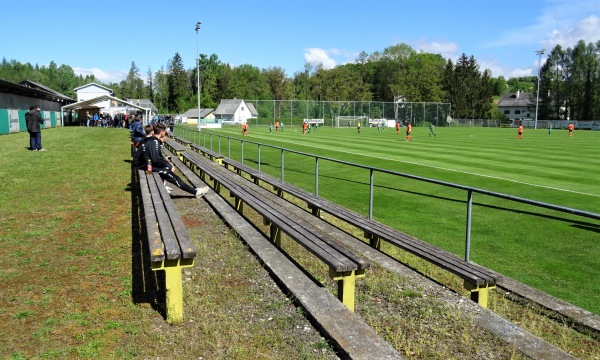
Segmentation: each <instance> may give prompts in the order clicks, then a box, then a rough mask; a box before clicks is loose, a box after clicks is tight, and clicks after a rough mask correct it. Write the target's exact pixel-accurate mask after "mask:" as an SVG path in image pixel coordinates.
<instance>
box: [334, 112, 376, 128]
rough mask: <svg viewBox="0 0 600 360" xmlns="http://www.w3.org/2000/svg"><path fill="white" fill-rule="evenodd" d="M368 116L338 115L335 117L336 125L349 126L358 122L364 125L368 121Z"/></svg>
mask: <svg viewBox="0 0 600 360" xmlns="http://www.w3.org/2000/svg"><path fill="white" fill-rule="evenodd" d="M368 120H369V118H368V117H367V116H352V115H347V116H342V115H340V116H338V117H337V119H336V126H337V127H351V126H356V125H357V124H358V123H360V124H361V125H366V124H367V122H368Z"/></svg>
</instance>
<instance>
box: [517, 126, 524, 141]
mask: <svg viewBox="0 0 600 360" xmlns="http://www.w3.org/2000/svg"><path fill="white" fill-rule="evenodd" d="M518 134H519V139H523V125H519V130H518Z"/></svg>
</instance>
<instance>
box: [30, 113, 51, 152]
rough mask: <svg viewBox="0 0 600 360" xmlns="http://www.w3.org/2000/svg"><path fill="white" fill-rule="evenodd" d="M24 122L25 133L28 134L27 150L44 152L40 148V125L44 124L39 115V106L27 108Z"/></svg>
mask: <svg viewBox="0 0 600 360" xmlns="http://www.w3.org/2000/svg"><path fill="white" fill-rule="evenodd" d="M25 122H26V123H27V132H28V133H29V150H33V151H46V149H44V148H43V147H42V133H41V128H40V124H43V123H44V119H43V118H42V115H41V114H40V106H39V105H34V106H32V107H30V108H29V111H28V112H27V113H26V114H25Z"/></svg>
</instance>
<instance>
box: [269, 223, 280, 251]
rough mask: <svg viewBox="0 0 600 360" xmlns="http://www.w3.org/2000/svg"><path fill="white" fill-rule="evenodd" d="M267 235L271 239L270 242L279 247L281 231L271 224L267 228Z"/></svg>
mask: <svg viewBox="0 0 600 360" xmlns="http://www.w3.org/2000/svg"><path fill="white" fill-rule="evenodd" d="M269 235H270V237H271V241H272V242H273V243H274V244H275V245H277V246H279V247H281V230H279V228H278V227H277V226H275V225H273V224H271V225H270V226H269Z"/></svg>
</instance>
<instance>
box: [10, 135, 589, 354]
mask: <svg viewBox="0 0 600 360" xmlns="http://www.w3.org/2000/svg"><path fill="white" fill-rule="evenodd" d="M259 130H263V133H262V134H261V133H259ZM421 130H422V129H416V130H415V135H418V134H419V133H420V131H421ZM444 130H446V129H439V130H438V132H439V134H440V135H439V137H438V138H436V139H435V140H434V139H431V141H439V140H440V139H443V134H444V133H445V131H444ZM450 130H453V129H448V131H450ZM224 131H226V130H224ZM231 131H234V130H231ZM250 131H251V132H250V136H248V137H246V140H251V141H254V140H260V141H261V142H266V141H267V139H269V136H268V134H264V133H265V132H266V131H264V129H254V128H250ZM286 131H287V129H286ZM367 131H368V130H367V129H364V130H363V134H368V132H367ZM386 131H387V130H386ZM345 132H347V134H344V133H345ZM328 133H329V134H331V135H332V136H328V135H327V134H328ZM557 133H560V132H557ZM231 134H235V135H236V136H237V132H232V133H231ZM259 134H260V135H259ZM279 135H281V134H277V135H272V136H271V139H273V138H274V139H277V138H276V136H279ZM313 135H315V136H313ZM322 135H323V136H322ZM371 135H372V134H371ZM553 135H554V134H553ZM578 135H579V133H578V132H577V133H576V136H578ZM582 135H584V133H582ZM589 135H593V134H591V133H590V134H589ZM309 136H310V137H309ZM321 136H322V137H324V138H333V139H332V140H336V138H340V140H342V141H345V142H346V144H353V143H354V142H355V140H356V139H355V138H354V134H353V132H351V131H340V132H338V131H336V132H333V131H332V129H329V131H328V129H321V130H319V133H318V134H311V135H306V136H305V137H302V136H301V135H299V134H293V133H290V134H287V133H286V134H284V136H283V137H281V138H282V140H283V141H282V142H281V143H279V144H281V145H282V146H286V147H290V146H292V144H293V143H298V144H299V145H293V146H299V147H298V148H299V149H302V150H304V151H311V152H313V151H314V149H315V147H314V146H311V144H312V145H314V143H316V141H317V140H318V139H319V138H318V137H321ZM369 136H370V135H369ZM384 136H387V137H388V140H389V144H388V145H383V146H384V148H386V147H387V150H388V151H389V150H390V149H393V147H392V146H396V147H397V148H398V149H400V150H399V151H398V152H399V153H400V152H403V149H410V148H409V147H408V146H410V147H413V148H414V147H416V146H419V145H417V144H418V143H419V141H420V140H419V139H418V138H417V137H416V136H415V141H413V142H412V143H405V142H400V141H399V139H397V138H396V137H395V135H392V134H389V132H386V133H385V135H381V139H383V138H384ZM371 139H372V140H371V141H370V143H375V142H377V141H378V139H377V138H376V137H374V136H371ZM596 139H597V138H590V140H593V141H595V140H596ZM367 140H368V139H367ZM423 140H424V141H429V139H423ZM440 142H441V141H440ZM43 143H44V147H47V148H48V151H47V152H42V153H38V152H30V151H27V150H26V146H27V144H28V137H27V134H26V133H19V134H12V135H5V136H0V148H1V149H2V152H3V156H2V157H1V158H0V164H1V166H0V178H1V179H3V180H4V181H2V182H0V222H1V224H2V231H0V248H1V249H2V250H1V253H2V255H3V260H4V264H3V266H2V267H1V268H0V284H1V285H2V286H1V287H0V337H1V338H2V341H0V358H10V359H29V358H44V359H53V358H56V359H65V358H100V359H113V358H119V359H137V358H140V359H150V358H152V359H159V358H160V359H171V358H173V359H175V358H205V359H223V358H227V359H248V358H261V359H336V358H337V357H336V356H335V354H334V353H333V351H332V349H331V346H330V344H329V343H328V342H327V340H326V339H324V338H323V337H322V336H321V334H320V333H319V332H318V331H316V329H315V328H314V327H313V326H312V324H311V323H310V322H309V321H308V320H307V319H306V317H305V314H304V313H303V310H302V309H301V308H297V307H296V305H295V304H294V303H293V302H292V300H291V299H289V298H287V297H286V296H285V295H284V294H283V293H282V292H281V290H280V289H279V288H278V286H277V284H275V283H274V281H273V280H272V279H271V277H270V276H269V274H268V273H267V271H265V270H264V269H263V268H262V266H261V264H260V263H259V262H258V261H257V259H256V258H255V257H254V256H253V255H252V253H251V252H250V251H249V250H248V248H247V246H246V245H245V244H244V243H243V242H242V241H240V240H239V238H237V237H236V236H235V234H233V233H232V231H231V230H230V229H228V228H227V227H226V226H225V224H223V221H222V220H221V219H220V218H219V217H218V216H217V215H216V214H215V213H214V212H213V211H212V209H211V208H210V206H209V205H208V204H207V203H206V202H205V201H203V200H198V199H195V198H186V197H185V196H180V197H176V199H175V200H174V203H175V205H176V207H177V209H178V211H179V212H180V215H181V217H182V219H183V221H184V224H185V226H186V228H187V229H188V232H189V233H190V236H191V237H192V238H193V241H194V246H195V248H196V250H197V253H198V257H197V259H201V261H200V260H198V262H197V265H196V266H194V267H193V268H189V269H188V270H187V271H185V273H184V279H185V280H186V281H185V282H184V319H185V321H184V323H183V324H181V325H180V326H170V325H168V324H167V323H166V322H165V320H164V319H163V317H162V313H161V310H160V308H159V307H157V306H156V303H155V298H154V297H153V296H152V290H151V289H149V288H151V287H152V281H153V276H152V274H147V273H144V277H145V281H144V280H141V279H140V266H141V265H140V262H141V259H140V258H141V254H140V252H141V250H140V243H139V242H140V239H139V238H136V237H135V236H134V235H133V234H134V233H135V231H134V229H133V228H134V227H135V222H134V221H133V218H134V217H135V214H136V213H137V211H136V209H134V208H132V196H131V191H132V186H131V184H130V182H131V168H130V164H129V160H130V159H131V156H130V153H129V145H130V141H129V139H128V133H127V131H125V130H122V129H99V128H85V127H79V128H78V127H67V128H60V129H49V130H44V131H43ZM367 143H369V141H367ZM441 143H442V144H443V142H441ZM226 144H227V143H226V142H225V141H223V142H222V144H221V145H222V147H223V150H224V151H226ZM214 145H215V147H216V146H217V145H218V144H217V140H216V139H215V142H214ZM300 145H302V147H300ZM306 145H308V146H306ZM343 145H344V143H342V144H341V145H340V144H337V146H338V147H340V148H341V150H343V149H344V147H343ZM324 146H325V145H324ZM253 147H255V145H250V144H246V145H245V149H244V154H245V155H246V157H247V160H246V162H247V163H249V164H250V163H251V160H250V158H251V157H252V156H253V153H252V152H253V151H254V152H255V151H256V150H252V148H253ZM353 149H354V147H353V146H352V147H350V146H346V150H347V151H353V152H356V151H354V150H353ZM240 150H241V149H240V147H239V146H238V147H237V148H236V147H235V146H234V145H232V153H234V154H233V155H234V156H237V155H239V154H240ZM236 151H237V152H236ZM261 151H264V153H263V154H262V157H261V162H262V163H263V168H262V169H263V170H264V171H269V172H274V173H277V172H278V170H277V167H278V166H279V165H278V164H279V161H280V152H279V151H273V152H272V153H269V151H267V150H266V147H263V148H262V150H261ZM319 153H322V155H327V156H331V157H339V158H341V157H343V156H347V158H348V159H351V160H352V161H355V160H357V159H360V160H361V161H364V162H365V163H367V164H372V163H374V162H375V161H374V160H373V158H362V157H361V156H357V155H354V156H348V154H346V153H343V152H338V153H336V152H334V151H332V150H319ZM326 164H327V162H325V161H324V162H322V163H321V164H320V166H322V168H321V169H320V189H321V190H320V192H321V195H325V196H328V197H329V196H332V195H336V196H339V195H340V194H341V196H339V198H340V199H341V201H343V202H345V203H346V204H347V206H349V207H352V208H355V209H359V210H360V211H361V212H364V211H365V210H366V208H367V207H366V203H367V200H368V192H367V191H366V190H365V186H366V185H365V184H366V183H368V173H365V172H364V171H362V172H361V171H359V172H357V171H354V170H352V169H350V168H346V167H341V168H340V167H332V165H331V164H330V165H326ZM288 165H289V166H290V167H289V168H288ZM313 169H314V160H303V158H302V157H299V156H298V157H294V156H289V157H288V155H287V154H286V175H285V176H286V180H288V181H296V180H298V181H301V180H304V182H303V185H302V186H303V187H305V188H308V189H311V188H312V187H313V186H314V179H313V178H312V175H311V173H312V171H314V170H313ZM375 180H376V188H375V190H376V191H375V209H376V211H375V213H374V216H375V218H376V219H378V220H382V221H383V220H385V219H386V217H388V218H389V219H392V220H386V221H390V222H391V223H393V224H394V225H395V226H398V227H401V228H407V229H409V230H410V231H413V232H415V233H418V234H422V235H423V237H425V236H426V235H427V234H428V233H429V236H430V237H431V238H432V239H433V241H439V242H440V243H442V244H443V245H444V246H447V247H448V248H456V249H457V250H456V251H457V252H458V253H460V252H461V251H462V250H461V248H462V240H461V239H462V237H464V228H463V226H464V213H465V206H464V201H465V195H464V194H462V193H460V192H458V193H454V192H447V190H444V189H440V188H437V187H429V186H425V185H423V184H420V183H417V182H413V181H408V180H405V179H403V180H398V179H395V180H394V179H388V178H387V177H384V176H381V174H379V175H377V174H376V175H375ZM340 184H343V186H340ZM175 191H176V192H177V191H178V189H176V190H175ZM180 194H181V192H180ZM225 195H226V194H225ZM225 198H226V199H229V197H228V196H225ZM399 199H401V201H398V200H399ZM490 200H493V199H485V198H483V197H481V198H479V197H476V198H475V201H476V202H477V204H478V205H477V206H476V207H475V213H476V215H477V218H476V219H479V220H477V221H476V222H475V223H474V244H473V247H474V252H473V258H474V259H475V260H476V261H478V262H484V261H485V256H487V250H488V248H490V247H491V246H492V245H497V244H496V243H497V242H492V243H491V244H490V243H484V241H486V240H487V239H488V237H491V238H494V239H495V238H500V237H501V236H506V234H502V233H499V234H491V235H490V234H488V233H487V232H488V231H489V232H490V233H491V230H489V229H488V228H490V227H493V226H491V225H489V224H486V221H491V222H492V223H493V221H494V219H497V218H498V215H496V213H497V212H500V213H501V214H503V215H502V216H503V218H504V217H506V216H508V217H509V218H510V216H512V215H515V216H514V217H515V218H518V216H520V215H525V216H527V217H530V216H534V218H535V219H537V220H539V221H542V220H543V221H547V220H552V221H551V223H558V224H559V225H560V226H559V225H545V226H553V227H556V228H557V229H561V231H563V232H564V233H562V234H558V235H556V236H555V237H553V239H560V240H561V241H562V239H565V238H566V237H565V234H569V233H568V231H573V230H577V231H578V232H582V233H587V232H589V230H590V229H591V230H596V232H597V229H598V224H597V223H593V222H590V221H585V220H581V219H579V220H578V219H570V218H568V217H563V216H562V215H560V214H559V215H557V214H552V213H548V214H546V213H541V214H542V215H539V214H540V213H539V212H537V210H535V209H529V208H524V209H522V210H518V211H521V213H516V212H515V210H513V209H512V208H511V207H510V204H507V203H499V204H498V203H495V202H491V201H490ZM386 202H387V203H386ZM588 202H590V201H588ZM590 203H591V202H590ZM442 204H446V205H442ZM588 205H589V204H588ZM439 207H441V209H442V210H439V209H438V208H439ZM386 208H392V210H391V211H390V214H387V212H388V210H386ZM396 216H398V217H396ZM551 216H553V217H554V218H551ZM488 217H490V218H492V217H493V219H492V220H488ZM393 219H396V220H393ZM398 219H400V220H401V221H398ZM557 219H562V220H561V221H556V220H557ZM257 221H258V222H259V223H261V222H260V219H258V220H257ZM519 221H521V220H519ZM578 221H579V222H578ZM571 225H573V226H571ZM499 228H500V229H505V228H507V227H504V226H500V227H499ZM542 228H543V226H542ZM482 229H483V230H482ZM585 229H587V232H585V231H582V230H585ZM407 231H408V230H407ZM494 231H496V230H494ZM436 233H437V235H436ZM432 234H433V235H432ZM528 236H529V235H528ZM568 236H570V238H571V237H572V238H575V236H571V235H568ZM578 236H581V235H578ZM561 237H562V238H561ZM570 238H569V239H570ZM582 239H584V240H585V241H587V240H586V238H584V237H582ZM502 241H503V243H508V241H513V242H516V243H518V239H517V240H514V239H508V240H506V239H502ZM528 241H532V240H528ZM556 241H557V242H558V241H559V240H556ZM549 242H550V241H549ZM563 242H564V241H563ZM593 246H594V245H593V242H591V243H590V245H589V246H587V247H586V248H584V249H583V250H581V254H582V256H586V257H589V258H590V259H591V260H586V261H592V262H593V258H592V256H591V255H590V253H589V252H590V251H594V250H593V249H594V248H593ZM291 247H292V246H290V248H291ZM590 249H591V250H590ZM291 250H294V249H291ZM484 250H485V251H484ZM500 250H502V249H501V248H500V247H496V248H493V251H495V252H497V253H498V254H497V256H491V257H490V261H499V260H503V257H504V256H508V255H505V254H502V253H501V252H500ZM584 250H586V251H584ZM558 255H562V254H557V255H556V256H557V258H558ZM510 256H524V255H523V254H518V253H517V252H516V251H515V252H514V253H513V254H511V255H510ZM535 260H536V261H538V260H539V259H538V258H536V259H535ZM511 261H512V260H511V259H508V261H507V263H508V265H511V264H510V262H511ZM299 262H301V263H302V264H306V265H307V266H309V268H307V269H308V271H309V272H310V273H314V274H315V277H317V278H319V279H321V278H322V279H323V282H324V286H325V287H327V288H328V289H330V290H331V291H332V293H335V284H334V283H333V282H332V281H331V280H330V279H329V278H328V277H327V269H326V268H324V266H323V265H322V263H321V262H319V261H311V259H310V258H305V257H302V258H300V259H299ZM513 262H514V263H515V264H518V261H513ZM488 264H489V263H488ZM530 265H531V268H532V269H533V270H536V267H537V266H539V264H538V262H536V263H532V264H530ZM593 265H594V266H593V269H591V270H590V271H588V270H587V269H586V271H587V272H586V273H585V274H587V276H589V277H590V278H591V279H594V278H595V277H594V273H593V271H592V270H594V269H595V266H596V263H594V264H593ZM509 267H510V268H512V267H511V266H509ZM551 270H554V269H551ZM319 271H320V272H319ZM536 271H537V270H536ZM534 275H535V274H534ZM553 276H556V275H553ZM568 276H572V274H568ZM564 278H565V279H568V280H569V281H562V284H566V285H565V286H567V285H568V286H571V285H572V284H571V282H574V281H581V284H580V285H582V286H583V285H585V286H586V287H587V288H588V289H589V288H592V289H593V288H594V286H597V285H596V282H593V281H588V279H587V278H585V276H580V277H579V278H577V279H575V280H572V278H569V277H567V276H565V277H564ZM553 281H554V280H553ZM590 283H592V284H591V285H590ZM142 285H145V286H147V287H143V286H142ZM565 289H567V290H568V291H571V290H572V288H565ZM581 289H583V287H581V288H580V289H575V290H573V291H576V290H581ZM458 290H459V291H460V290H461V287H460V285H459V288H458ZM590 291H592V290H590ZM492 293H494V294H495V295H493V296H492V299H491V307H492V308H493V310H494V311H497V312H498V313H501V314H502V316H505V317H506V318H508V319H510V320H512V321H514V322H515V323H517V324H519V325H520V326H522V327H523V328H525V329H526V330H529V331H531V332H532V333H534V334H535V335H537V336H540V337H542V338H544V339H545V340H547V341H549V342H551V343H552V344H555V345H556V346H559V347H561V348H562V349H564V350H565V351H568V352H570V353H571V354H574V355H575V356H577V357H579V358H582V359H597V358H598V356H599V353H598V349H600V346H598V342H597V341H596V340H594V339H592V338H590V337H588V336H585V335H581V334H579V333H577V332H576V331H574V330H572V329H571V328H570V327H569V326H568V324H564V323H560V322H556V321H554V320H551V319H548V318H547V317H546V316H545V315H544V314H538V313H536V311H535V309H530V308H524V307H521V306H520V305H516V304H514V303H513V302H512V301H509V300H507V299H504V298H503V294H502V292H499V291H493V292H492ZM581 293H582V291H580V292H579V293H578V294H581ZM426 295H427V296H426ZM464 295H466V294H464ZM357 299H358V301H357V304H358V306H357V314H360V315H361V316H363V318H364V319H365V321H367V322H368V323H369V325H371V326H372V327H373V328H374V329H375V330H376V331H377V332H378V333H379V334H380V335H381V336H382V337H383V338H384V339H385V340H386V341H388V342H389V343H390V344H391V345H392V346H394V347H396V348H397V349H398V350H399V351H400V352H401V353H402V354H403V355H405V356H406V357H407V358H410V359H412V358H414V359H423V358H461V359H491V358H496V359H509V358H512V359H520V358H523V356H522V355H520V354H519V353H517V354H514V352H515V349H514V346H513V345H512V344H508V343H504V342H503V341H501V340H499V339H497V338H496V337H494V336H493V335H491V334H490V333H487V332H485V331H481V329H478V328H477V327H476V326H474V324H473V323H472V322H471V321H469V319H468V318H466V317H465V316H462V315H461V314H460V313H459V312H457V311H455V310H452V309H451V308H448V307H446V306H444V305H443V303H442V302H441V301H440V300H438V299H437V298H436V296H435V295H434V294H432V293H429V292H428V290H427V289H426V288H425V289H423V288H422V286H421V284H420V283H411V282H410V281H409V280H408V279H405V278H402V277H398V276H394V275H392V274H389V273H388V272H386V271H384V270H383V269H382V268H380V267H378V266H375V265H374V267H373V269H371V270H370V272H369V275H368V276H367V277H365V278H364V279H361V281H360V283H359V284H358V287H357ZM596 303H597V301H596ZM507 314H508V315H507ZM474 343H475V344H477V346H476V347H475V348H474V347H473V344H474Z"/></svg>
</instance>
